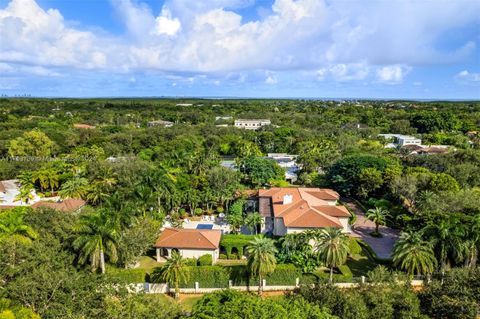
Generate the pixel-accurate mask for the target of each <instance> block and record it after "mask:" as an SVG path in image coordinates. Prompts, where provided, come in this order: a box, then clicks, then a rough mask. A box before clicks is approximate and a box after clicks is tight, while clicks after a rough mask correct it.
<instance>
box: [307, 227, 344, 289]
mask: <svg viewBox="0 0 480 319" xmlns="http://www.w3.org/2000/svg"><path fill="white" fill-rule="evenodd" d="M315 250H316V251H317V252H318V253H319V256H320V259H321V260H322V262H323V263H324V264H325V265H326V266H327V267H329V268H330V283H332V282H333V268H334V267H338V266H341V265H343V264H344V263H345V262H346V261H347V256H348V253H349V246H348V237H347V235H345V234H344V233H342V231H341V230H340V229H338V228H333V227H328V228H325V229H322V230H321V231H320V232H319V234H318V236H316V238H315Z"/></svg>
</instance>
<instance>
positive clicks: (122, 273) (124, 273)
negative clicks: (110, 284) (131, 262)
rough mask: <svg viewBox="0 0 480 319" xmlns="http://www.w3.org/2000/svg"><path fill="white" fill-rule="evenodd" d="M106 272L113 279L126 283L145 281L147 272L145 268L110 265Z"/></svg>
mask: <svg viewBox="0 0 480 319" xmlns="http://www.w3.org/2000/svg"><path fill="white" fill-rule="evenodd" d="M106 273H107V276H109V277H110V278H112V279H113V280H115V281H120V282H125V283H142V282H145V281H146V274H147V273H146V270H145V269H122V268H115V267H108V268H107V271H106Z"/></svg>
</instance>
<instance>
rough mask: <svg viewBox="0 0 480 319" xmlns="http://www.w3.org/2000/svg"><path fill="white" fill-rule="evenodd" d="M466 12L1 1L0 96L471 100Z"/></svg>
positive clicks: (216, 2)
mask: <svg viewBox="0 0 480 319" xmlns="http://www.w3.org/2000/svg"><path fill="white" fill-rule="evenodd" d="M479 12H480V1H477V0H456V1H453V0H449V1H447V0H436V1H432V0H205V1H202V0H198V1H191V0H164V1H153V0H150V1H141V0H36V1H35V0H0V94H7V95H9V96H12V95H18V94H31V95H33V96H72V97H93V96H235V97H241V96H243V97H319V98H326V97H337V98H342V97H344V98H424V99H430V98H433V99H480V14H478V13H479Z"/></svg>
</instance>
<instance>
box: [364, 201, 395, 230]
mask: <svg viewBox="0 0 480 319" xmlns="http://www.w3.org/2000/svg"><path fill="white" fill-rule="evenodd" d="M389 215H390V214H389V212H388V211H387V210H386V209H384V208H381V207H375V208H374V209H369V210H368V211H367V214H366V217H367V218H368V219H369V220H371V221H372V222H374V223H375V234H377V235H379V234H380V233H379V232H378V226H380V225H385V224H386V222H387V217H388V216H389Z"/></svg>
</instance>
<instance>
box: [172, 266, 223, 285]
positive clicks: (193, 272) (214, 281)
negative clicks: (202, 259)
mask: <svg viewBox="0 0 480 319" xmlns="http://www.w3.org/2000/svg"><path fill="white" fill-rule="evenodd" d="M188 271H189V274H190V278H189V280H188V281H187V282H186V283H182V284H181V287H182V288H193V287H195V282H198V284H199V286H200V287H201V288H227V287H228V280H229V272H228V269H227V268H226V267H221V266H198V267H189V268H188Z"/></svg>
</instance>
